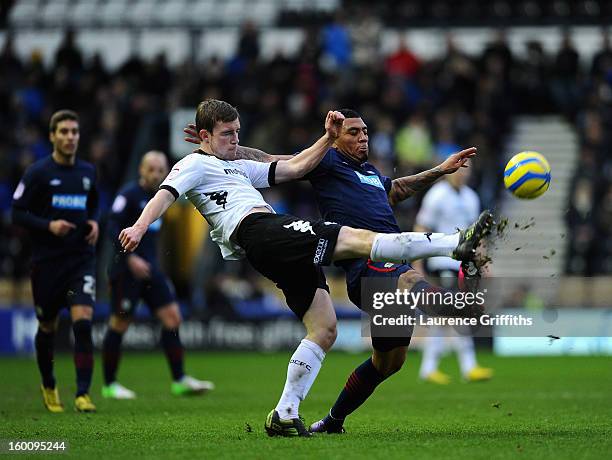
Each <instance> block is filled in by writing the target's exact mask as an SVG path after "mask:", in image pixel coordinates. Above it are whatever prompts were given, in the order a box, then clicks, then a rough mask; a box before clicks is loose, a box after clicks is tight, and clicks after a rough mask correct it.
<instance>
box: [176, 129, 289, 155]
mask: <svg viewBox="0 0 612 460" xmlns="http://www.w3.org/2000/svg"><path fill="white" fill-rule="evenodd" d="M183 132H184V133H185V134H186V136H185V141H186V142H189V143H190V144H195V145H197V146H199V145H200V138H199V137H198V132H197V131H196V126H195V125H194V124H193V123H189V124H188V125H187V126H185V127H184V128H183ZM194 152H197V149H196V150H194ZM291 158H293V155H270V154H269V153H266V152H264V151H263V150H259V149H254V148H252V147H244V146H242V145H239V146H238V152H237V153H236V159H238V160H253V161H260V162H262V163H272V162H273V161H282V160H290V159H291Z"/></svg>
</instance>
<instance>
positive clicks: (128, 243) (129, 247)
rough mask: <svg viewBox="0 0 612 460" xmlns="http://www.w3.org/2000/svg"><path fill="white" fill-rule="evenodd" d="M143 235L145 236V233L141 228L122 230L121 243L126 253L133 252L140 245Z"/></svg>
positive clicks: (133, 227) (120, 234)
mask: <svg viewBox="0 0 612 460" xmlns="http://www.w3.org/2000/svg"><path fill="white" fill-rule="evenodd" d="M142 235H144V231H143V230H142V229H140V228H139V227H135V226H132V227H128V228H124V229H123V230H121V233H119V242H120V243H121V247H122V248H123V249H124V251H126V252H132V251H133V250H134V249H136V248H137V247H138V245H139V244H140V240H141V239H142Z"/></svg>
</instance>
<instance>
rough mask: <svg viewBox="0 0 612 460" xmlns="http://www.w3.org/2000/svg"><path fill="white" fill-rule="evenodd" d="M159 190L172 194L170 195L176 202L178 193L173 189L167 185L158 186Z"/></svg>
mask: <svg viewBox="0 0 612 460" xmlns="http://www.w3.org/2000/svg"><path fill="white" fill-rule="evenodd" d="M159 189H160V190H168V191H169V192H170V193H172V195H173V196H174V199H175V200H178V197H179V196H180V195H179V192H177V191H176V189H175V188H174V187H170V186H169V185H166V184H164V185H160V187H159Z"/></svg>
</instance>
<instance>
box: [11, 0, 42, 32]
mask: <svg viewBox="0 0 612 460" xmlns="http://www.w3.org/2000/svg"><path fill="white" fill-rule="evenodd" d="M39 12H40V10H39V2H38V0H30V1H28V0H22V1H20V2H17V3H16V4H15V6H14V7H13V8H12V9H11V10H10V13H9V24H11V25H12V26H14V27H19V26H30V25H33V24H35V23H36V21H37V20H38V14H39Z"/></svg>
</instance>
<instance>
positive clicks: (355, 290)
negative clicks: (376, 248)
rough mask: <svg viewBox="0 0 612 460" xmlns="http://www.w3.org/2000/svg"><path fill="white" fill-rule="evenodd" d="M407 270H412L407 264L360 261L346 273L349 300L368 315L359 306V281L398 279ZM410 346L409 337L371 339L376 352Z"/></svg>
mask: <svg viewBox="0 0 612 460" xmlns="http://www.w3.org/2000/svg"><path fill="white" fill-rule="evenodd" d="M409 270H414V268H412V266H411V265H409V264H392V263H390V262H372V261H371V260H365V259H364V260H362V261H359V262H358V263H356V264H354V265H352V266H351V269H350V270H349V271H347V273H346V287H347V291H348V296H349V299H351V302H353V303H354V304H355V305H357V307H359V309H360V310H363V311H364V312H365V313H368V311H367V309H364V308H363V306H362V304H361V280H362V278H375V277H382V278H399V277H400V275H402V274H403V273H406V272H407V271H409ZM408 345H410V337H372V348H374V349H375V350H377V351H381V352H387V351H391V350H393V349H394V348H398V347H407V346H408Z"/></svg>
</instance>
